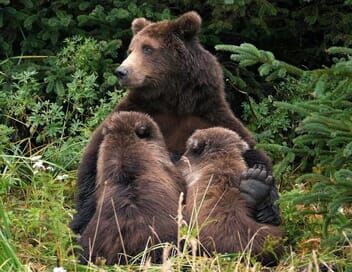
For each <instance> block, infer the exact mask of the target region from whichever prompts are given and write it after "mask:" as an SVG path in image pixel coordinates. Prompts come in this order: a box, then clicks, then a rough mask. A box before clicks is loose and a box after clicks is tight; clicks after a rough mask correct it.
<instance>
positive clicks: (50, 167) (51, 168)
mask: <svg viewBox="0 0 352 272" xmlns="http://www.w3.org/2000/svg"><path fill="white" fill-rule="evenodd" d="M46 170H48V171H51V172H53V171H54V170H55V169H54V167H52V166H50V165H49V166H48V167H47V168H46Z"/></svg>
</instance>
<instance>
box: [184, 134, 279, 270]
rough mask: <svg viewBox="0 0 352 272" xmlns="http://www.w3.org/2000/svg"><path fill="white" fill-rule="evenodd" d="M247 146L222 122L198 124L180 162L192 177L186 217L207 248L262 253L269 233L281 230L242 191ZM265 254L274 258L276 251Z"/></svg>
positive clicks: (275, 234) (188, 180) (188, 179)
mask: <svg viewBox="0 0 352 272" xmlns="http://www.w3.org/2000/svg"><path fill="white" fill-rule="evenodd" d="M248 148H249V147H248V144H247V143H246V142H245V141H243V140H242V139H241V138H240V137H239V136H238V134H237V133H235V132H233V131H231V130H228V129H225V128H220V127H215V128H209V129H204V130H197V131H196V132H195V133H194V134H193V135H192V136H191V137H190V139H189V140H188V141H187V150H186V152H185V154H184V156H183V157H182V159H181V162H180V166H179V167H180V168H181V171H182V173H183V175H184V177H185V180H186V183H187V197H186V208H185V217H186V219H187V220H188V222H190V224H192V225H193V226H195V227H196V228H197V229H198V230H199V241H200V247H201V248H202V249H201V251H202V252H206V253H208V254H210V253H212V252H218V253H231V252H243V251H247V252H249V251H250V252H252V253H253V254H255V255H257V254H261V253H262V251H263V247H264V243H265V241H266V238H268V237H269V236H272V237H273V238H280V237H281V236H282V234H281V231H280V229H279V228H278V227H276V226H272V225H266V224H260V223H258V222H256V221H255V220H254V219H253V218H252V217H250V216H249V214H250V211H249V210H248V206H247V205H246V202H245V200H244V199H243V198H242V196H241V194H240V190H239V187H240V179H241V174H242V173H245V172H246V171H247V165H246V163H245V161H244V159H243V153H244V152H245V151H246V150H247V149H248ZM252 171H260V169H259V168H258V169H255V170H252ZM267 181H268V182H271V179H270V178H268V179H267ZM261 257H262V261H263V262H265V263H266V264H268V263H270V262H271V260H270V257H271V256H269V255H265V254H261Z"/></svg>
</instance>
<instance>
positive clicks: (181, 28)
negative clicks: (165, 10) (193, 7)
mask: <svg viewBox="0 0 352 272" xmlns="http://www.w3.org/2000/svg"><path fill="white" fill-rule="evenodd" d="M173 23H174V28H175V31H176V33H177V34H179V35H180V36H181V37H183V38H184V39H186V40H187V39H191V38H193V37H194V36H196V35H198V33H199V32H200V27H201V24H202V18H201V17H200V16H199V14H198V13H197V12H195V11H189V12H186V13H185V14H183V15H181V16H180V17H178V18H177V19H175V20H174V22H173Z"/></svg>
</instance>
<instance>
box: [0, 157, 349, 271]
mask: <svg viewBox="0 0 352 272" xmlns="http://www.w3.org/2000/svg"><path fill="white" fill-rule="evenodd" d="M2 160H3V161H4V163H5V164H4V165H5V167H4V169H3V170H2V175H1V177H0V196H1V201H0V222H1V228H0V271H21V270H25V271H64V270H60V269H58V267H62V268H64V269H65V270H67V271H105V270H111V271H130V270H148V271H154V270H155V271H158V270H162V271H171V270H173V271H181V270H182V271H183V270H184V269H187V270H192V271H260V270H261V269H262V266H261V265H260V264H259V263H256V262H255V261H254V260H253V259H251V258H250V254H249V253H248V252H247V253H245V254H242V255H237V256H236V255H228V256H215V257H213V258H201V257H195V256H193V255H192V252H187V251H186V250H183V252H179V253H178V254H177V256H176V257H173V258H171V259H168V260H165V261H164V263H163V265H160V266H155V265H152V264H150V263H149V262H148V261H147V260H144V261H143V262H142V265H133V264H131V265H129V266H120V267H119V266H115V267H110V268H108V267H105V266H104V265H102V266H99V267H95V266H80V265H79V264H78V263H77V261H76V256H75V255H74V249H75V247H76V246H75V243H74V241H75V237H74V236H73V234H72V232H71V231H70V229H69V228H68V223H69V222H70V220H71V218H72V215H73V213H74V212H75V211H74V207H73V197H74V196H73V192H74V185H75V178H76V172H75V171H71V172H68V171H66V170H65V169H63V168H61V167H59V166H57V165H55V164H52V163H50V162H47V161H43V160H42V159H41V158H40V157H38V156H32V157H21V156H5V155H3V156H2ZM286 194H289V193H286ZM284 195H285V194H284ZM282 212H283V217H284V220H285V222H284V227H285V230H286V232H287V236H288V238H287V241H286V246H285V248H286V251H287V252H286V253H285V254H284V256H283V257H282V258H281V259H280V262H279V264H278V266H277V267H274V268H270V269H271V270H272V271H334V270H337V269H338V270H340V271H350V270H348V269H349V268H348V266H346V264H348V263H349V261H348V256H349V257H351V256H352V254H351V251H352V244H351V243H347V244H346V247H345V248H336V249H333V248H331V247H330V246H324V244H323V243H322V242H321V238H320V236H319V231H316V230H319V225H320V224H321V222H320V220H321V219H320V218H319V217H317V216H315V217H305V216H300V215H299V209H296V207H291V206H290V205H289V203H285V202H284V203H283V204H282ZM190 241H193V240H192V239H190V237H188V243H189V244H191V245H192V243H193V242H190ZM168 250H170V249H168ZM334 250H339V251H341V250H342V251H343V252H345V254H344V255H343V256H344V257H337V255H336V254H334ZM346 252H347V254H346ZM340 256H342V255H341V254H340ZM346 256H347V257H346ZM140 257H141V258H143V253H142V254H141V256H140ZM351 260H352V258H351ZM54 268H56V270H53V269H54ZM319 269H320V270H319Z"/></svg>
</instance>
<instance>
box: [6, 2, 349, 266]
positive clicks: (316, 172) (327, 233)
mask: <svg viewBox="0 0 352 272" xmlns="http://www.w3.org/2000/svg"><path fill="white" fill-rule="evenodd" d="M87 5H88V4H87ZM120 45H121V44H120V43H119V42H115V43H113V44H111V43H106V42H104V41H100V42H99V41H97V40H94V39H92V38H83V37H81V36H74V37H72V38H70V39H66V40H65V42H64V44H63V46H62V48H61V50H60V51H59V52H58V53H57V54H55V55H50V56H46V55H40V56H34V55H31V56H21V57H8V58H6V59H4V60H2V61H0V121H1V125H0V131H1V133H0V171H1V176H0V270H1V271H22V270H23V271H52V270H53V269H54V268H57V269H56V271H60V270H58V268H59V267H62V268H63V269H66V270H67V271H101V270H112V271H131V270H150V271H153V270H163V271H170V270H175V271H184V270H192V271H259V270H261V269H262V268H261V265H260V264H259V263H257V262H255V260H254V259H253V258H251V257H250V254H249V253H248V252H247V253H245V254H243V255H241V254H240V255H238V254H237V255H236V254H228V255H225V256H221V255H216V256H214V257H212V258H205V257H196V256H194V255H192V251H189V250H182V251H179V252H178V254H176V256H174V257H171V258H170V259H165V261H164V263H163V264H162V265H160V266H157V265H154V264H150V263H149V262H148V261H147V260H144V261H142V264H141V265H137V264H131V265H128V266H115V267H107V266H104V264H103V263H102V264H101V266H94V265H91V266H81V265H79V264H78V262H77V256H75V252H76V249H77V245H76V243H75V239H76V237H75V236H74V235H73V234H72V232H71V231H70V229H69V228H68V223H69V222H70V220H71V219H72V215H73V213H74V212H75V210H74V205H73V199H74V186H75V182H76V174H77V172H76V169H77V165H78V162H79V158H80V157H81V153H82V149H83V147H84V146H85V144H86V143H87V141H88V138H89V135H90V133H91V132H92V130H93V129H94V127H95V126H96V125H97V124H99V123H100V122H101V121H102V120H103V119H104V118H105V116H106V115H107V114H108V113H109V112H110V111H111V110H112V109H113V107H114V106H115V105H116V104H117V103H118V101H120V99H121V98H122V97H123V95H124V91H123V90H117V89H116V87H115V86H116V83H117V80H116V78H115V76H114V75H113V74H112V73H111V71H113V69H114V68H115V67H116V64H113V58H114V54H116V53H114V50H116V48H117V47H119V46H120ZM217 49H223V50H227V51H230V52H231V53H232V56H231V59H232V60H233V61H235V62H236V63H238V62H239V70H238V71H239V73H236V71H235V70H225V75H226V78H227V80H228V82H229V83H230V84H233V85H234V86H237V87H238V88H240V89H242V92H244V93H246V96H247V100H246V101H245V102H244V103H243V116H242V117H243V119H244V120H245V122H246V124H247V125H248V127H249V128H250V129H251V130H252V131H253V132H255V134H256V137H257V139H258V142H259V146H260V147H261V148H264V149H266V151H267V152H269V153H270V155H271V156H272V158H273V159H274V163H275V167H274V175H275V177H276V180H277V182H278V185H279V188H280V192H281V201H280V206H281V210H282V216H283V228H284V230H285V233H286V241H285V245H284V247H285V251H286V252H285V254H284V256H283V257H282V258H281V259H280V261H279V263H278V266H277V267H274V268H271V270H272V271H320V270H323V271H351V270H352V267H351V264H350V260H351V259H352V240H351V235H352V232H351V228H352V226H351V222H352V218H351V213H352V208H351V203H352V195H351V192H352V187H351V186H352V164H351V161H352V160H351V159H352V158H351V156H352V151H351V150H352V120H351V116H352V112H351V109H352V105H351V104H352V80H351V79H352V70H351V55H352V54H351V49H349V48H341V47H338V48H336V47H334V48H331V49H329V50H328V54H327V55H328V56H333V57H332V58H331V60H332V62H333V64H332V65H331V66H329V67H323V68H319V69H314V70H308V69H303V68H302V67H296V66H293V65H290V64H288V63H286V62H283V61H280V60H277V59H276V58H275V56H274V55H273V54H272V53H271V52H269V51H263V50H259V49H257V48H256V47H254V46H253V45H250V44H242V45H241V46H219V47H217ZM250 66H253V67H254V68H258V74H259V77H263V78H264V79H265V80H266V82H269V83H270V85H269V86H271V87H272V90H271V92H270V95H263V94H258V95H257V96H256V95H253V94H252V93H250V92H246V91H247V89H246V86H248V85H246V82H245V78H244V77H243V75H244V74H246V73H247V74H248V73H252V74H253V73H255V69H253V67H250ZM251 69H252V70H251ZM180 232H182V233H183V234H184V235H186V236H187V235H188V236H187V237H188V242H187V243H186V245H189V246H190V248H192V244H194V239H192V238H194V234H193V233H191V232H190V231H189V230H187V228H186V229H185V226H183V225H182V226H181V225H180ZM161 246H162V245H161ZM166 250H170V249H169V248H168V247H166ZM140 257H141V258H142V259H143V253H141V256H140Z"/></svg>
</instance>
